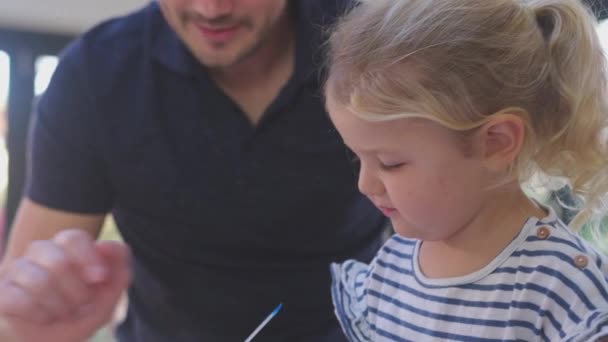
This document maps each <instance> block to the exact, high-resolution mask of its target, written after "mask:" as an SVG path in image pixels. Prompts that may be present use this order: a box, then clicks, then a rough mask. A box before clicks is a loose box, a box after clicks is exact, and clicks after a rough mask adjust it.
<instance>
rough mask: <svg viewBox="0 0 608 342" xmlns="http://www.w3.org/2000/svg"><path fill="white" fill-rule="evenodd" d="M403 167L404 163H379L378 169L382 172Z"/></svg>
mask: <svg viewBox="0 0 608 342" xmlns="http://www.w3.org/2000/svg"><path fill="white" fill-rule="evenodd" d="M403 165H405V163H390V164H389V163H386V164H385V163H382V162H380V168H381V169H382V170H384V171H392V170H397V169H399V168H400V167H402V166H403Z"/></svg>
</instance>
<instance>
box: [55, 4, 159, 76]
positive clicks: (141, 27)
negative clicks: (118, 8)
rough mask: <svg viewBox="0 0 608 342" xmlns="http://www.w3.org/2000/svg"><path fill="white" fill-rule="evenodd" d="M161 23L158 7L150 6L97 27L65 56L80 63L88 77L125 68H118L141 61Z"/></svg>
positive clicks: (82, 36)
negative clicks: (90, 74)
mask: <svg viewBox="0 0 608 342" xmlns="http://www.w3.org/2000/svg"><path fill="white" fill-rule="evenodd" d="M161 20H162V17H161V15H160V12H159V10H158V5H157V4H156V3H152V4H149V5H147V6H146V7H144V8H142V9H140V10H137V11H135V12H132V13H130V14H127V15H125V16H122V17H116V18H112V19H109V20H106V21H104V22H102V23H100V24H98V25H96V26H95V27H93V28H92V29H90V30H89V31H87V32H86V33H84V34H83V35H81V36H80V37H79V38H77V39H76V40H74V41H73V42H72V43H71V44H70V45H69V46H68V47H67V48H66V49H65V50H64V51H63V53H62V55H61V57H62V59H65V60H68V61H71V62H72V63H76V64H79V65H80V67H81V68H85V71H86V72H87V74H88V73H105V72H108V71H110V70H117V69H121V68H117V67H118V65H119V64H124V63H128V62H129V61H131V62H133V63H135V61H136V60H139V61H140V62H141V58H142V57H144V55H145V53H146V51H147V49H146V47H147V46H149V45H150V44H151V43H152V39H153V37H154V30H155V29H156V28H157V27H158V26H159V23H160V22H161Z"/></svg>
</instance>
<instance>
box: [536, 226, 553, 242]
mask: <svg viewBox="0 0 608 342" xmlns="http://www.w3.org/2000/svg"><path fill="white" fill-rule="evenodd" d="M550 235H551V231H550V230H549V228H548V227H546V226H542V227H539V228H538V229H537V230H536V237H538V238H539V239H541V240H546V239H547V238H549V236H550Z"/></svg>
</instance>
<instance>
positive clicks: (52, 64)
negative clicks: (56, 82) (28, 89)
mask: <svg viewBox="0 0 608 342" xmlns="http://www.w3.org/2000/svg"><path fill="white" fill-rule="evenodd" d="M57 63H59V59H58V58H57V56H49V55H43V56H39V57H38V58H36V76H35V79H34V95H35V96H40V95H41V94H42V93H44V91H45V90H46V88H47V87H48V85H49V82H50V81H51V77H52V76H53V73H54V72H55V68H57Z"/></svg>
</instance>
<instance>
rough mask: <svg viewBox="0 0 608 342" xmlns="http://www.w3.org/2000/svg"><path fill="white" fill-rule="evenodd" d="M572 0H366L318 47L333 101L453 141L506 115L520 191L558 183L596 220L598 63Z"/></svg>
mask: <svg viewBox="0 0 608 342" xmlns="http://www.w3.org/2000/svg"><path fill="white" fill-rule="evenodd" d="M594 25H595V19H594V17H593V15H592V14H591V13H590V12H589V10H588V9H587V8H586V7H584V6H583V5H582V4H580V3H579V0H492V1H488V0H366V1H361V3H360V4H358V5H356V6H354V7H353V8H352V10H351V11H350V12H349V13H348V14H346V15H345V16H344V17H343V18H341V19H340V20H339V21H338V22H337V24H336V26H335V28H334V29H333V32H332V33H331V36H330V38H329V42H328V46H329V51H328V56H329V57H328V64H329V75H328V82H327V87H328V89H329V90H330V91H331V94H332V97H333V98H334V100H336V101H338V102H339V103H341V104H343V105H346V106H348V107H349V108H350V109H351V110H352V111H353V112H354V113H356V114H357V115H359V116H362V117H364V118H366V119H369V120H380V121H386V120H395V119H400V118H412V117H419V118H425V119H429V120H433V121H435V122H437V123H439V124H441V125H444V126H446V127H448V128H451V129H454V130H457V131H469V130H471V129H474V128H476V127H479V126H481V125H483V124H484V123H485V122H487V120H489V119H490V118H491V117H492V115H496V114H497V113H511V114H516V115H518V116H520V117H521V118H522V119H523V120H524V122H525V123H526V125H527V131H526V138H525V142H524V146H523V149H522V152H521V153H520V155H519V156H518V159H517V160H516V162H515V163H514V165H513V175H514V177H518V178H519V181H520V182H524V181H527V180H528V179H529V178H530V177H531V176H532V175H535V174H536V175H537V174H539V173H540V174H543V175H546V176H550V177H556V178H559V179H565V180H567V181H568V183H569V184H570V186H571V187H572V189H573V191H574V193H575V194H577V195H579V196H580V198H581V199H583V201H584V208H581V209H583V210H582V211H581V213H580V214H579V215H578V217H577V219H575V222H574V223H573V225H574V226H575V227H579V226H580V225H581V224H582V223H583V222H584V221H587V222H588V221H589V219H590V218H592V217H599V216H597V215H602V214H603V213H604V212H605V210H606V203H605V200H606V194H607V193H608V151H607V150H608V143H607V141H608V138H607V136H606V127H607V126H608V119H607V113H608V111H607V110H608V105H607V102H606V95H608V94H607V93H606V60H605V57H604V55H603V52H602V48H601V45H600V42H599V39H598V37H597V34H596V31H595V26H594Z"/></svg>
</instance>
